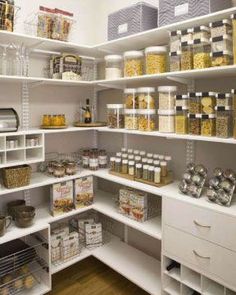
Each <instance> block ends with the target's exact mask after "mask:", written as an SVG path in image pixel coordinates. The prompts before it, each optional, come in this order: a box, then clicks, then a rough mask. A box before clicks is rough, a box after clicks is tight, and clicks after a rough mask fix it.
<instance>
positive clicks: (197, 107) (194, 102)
mask: <svg viewBox="0 0 236 295" xmlns="http://www.w3.org/2000/svg"><path fill="white" fill-rule="evenodd" d="M188 97H189V113H190V114H200V113H201V96H200V94H199V93H198V92H190V93H188Z"/></svg>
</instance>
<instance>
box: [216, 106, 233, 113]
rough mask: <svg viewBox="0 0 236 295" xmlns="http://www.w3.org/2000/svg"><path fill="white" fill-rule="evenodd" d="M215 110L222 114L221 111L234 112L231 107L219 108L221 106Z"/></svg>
mask: <svg viewBox="0 0 236 295" xmlns="http://www.w3.org/2000/svg"><path fill="white" fill-rule="evenodd" d="M215 110H216V111H220V112H221V111H222V112H223V111H231V110H232V107H230V106H222V107H221V106H220V107H219V106H216V107H215Z"/></svg>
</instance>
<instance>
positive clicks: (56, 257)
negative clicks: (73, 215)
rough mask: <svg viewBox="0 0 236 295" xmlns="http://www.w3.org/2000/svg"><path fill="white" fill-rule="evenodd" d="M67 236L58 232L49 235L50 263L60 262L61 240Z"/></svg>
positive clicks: (62, 232) (63, 232)
mask: <svg viewBox="0 0 236 295" xmlns="http://www.w3.org/2000/svg"><path fill="white" fill-rule="evenodd" d="M66 236H67V233H66V232H65V231H61V232H60V231H58V232H56V233H53V234H52V235H51V261H52V263H55V262H57V261H60V260H61V243H62V239H63V238H64V237H66Z"/></svg>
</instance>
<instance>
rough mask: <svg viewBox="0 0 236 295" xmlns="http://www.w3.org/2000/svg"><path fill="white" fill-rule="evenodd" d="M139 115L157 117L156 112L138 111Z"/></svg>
mask: <svg viewBox="0 0 236 295" xmlns="http://www.w3.org/2000/svg"><path fill="white" fill-rule="evenodd" d="M138 114H139V115H155V114H156V110H146V109H143V110H138Z"/></svg>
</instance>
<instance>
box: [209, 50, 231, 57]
mask: <svg viewBox="0 0 236 295" xmlns="http://www.w3.org/2000/svg"><path fill="white" fill-rule="evenodd" d="M225 55H228V56H233V53H232V52H231V51H229V50H223V51H218V52H211V53H210V56H211V57H221V56H225Z"/></svg>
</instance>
